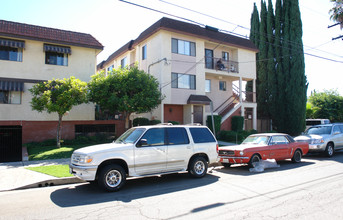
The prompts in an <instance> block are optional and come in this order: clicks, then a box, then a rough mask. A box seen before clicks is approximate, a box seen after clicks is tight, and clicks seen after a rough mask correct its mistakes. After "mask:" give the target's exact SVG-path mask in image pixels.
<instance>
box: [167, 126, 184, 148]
mask: <svg viewBox="0 0 343 220" xmlns="http://www.w3.org/2000/svg"><path fill="white" fill-rule="evenodd" d="M167 135H168V144H169V145H177V144H189V139H188V135H187V131H186V129H185V128H167Z"/></svg>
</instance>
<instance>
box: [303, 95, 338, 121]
mask: <svg viewBox="0 0 343 220" xmlns="http://www.w3.org/2000/svg"><path fill="white" fill-rule="evenodd" d="M309 103H310V104H311V105H312V111H313V116H312V117H313V118H327V119H330V121H331V122H342V121H343V111H342V109H343V97H342V96H340V95H339V93H338V92H337V91H336V90H324V92H314V93H312V94H311V96H310V97H309Z"/></svg>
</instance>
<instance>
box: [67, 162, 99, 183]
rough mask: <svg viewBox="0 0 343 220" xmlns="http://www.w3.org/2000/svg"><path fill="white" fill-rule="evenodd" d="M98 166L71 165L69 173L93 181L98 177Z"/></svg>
mask: <svg viewBox="0 0 343 220" xmlns="http://www.w3.org/2000/svg"><path fill="white" fill-rule="evenodd" d="M97 168H98V166H77V165H74V164H69V173H70V174H73V175H74V176H77V177H79V178H80V179H83V180H86V181H93V180H95V177H96V171H97Z"/></svg>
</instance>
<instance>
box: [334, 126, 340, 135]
mask: <svg viewBox="0 0 343 220" xmlns="http://www.w3.org/2000/svg"><path fill="white" fill-rule="evenodd" d="M336 132H338V133H341V129H339V127H338V125H336V126H333V134H334V133H336Z"/></svg>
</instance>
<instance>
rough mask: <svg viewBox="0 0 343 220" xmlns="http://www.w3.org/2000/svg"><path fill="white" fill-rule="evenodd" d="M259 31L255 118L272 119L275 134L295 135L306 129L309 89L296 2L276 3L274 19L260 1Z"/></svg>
mask: <svg viewBox="0 0 343 220" xmlns="http://www.w3.org/2000/svg"><path fill="white" fill-rule="evenodd" d="M254 11H255V9H254ZM253 15H254V13H253ZM252 20H253V17H252ZM254 20H258V19H256V18H254ZM255 26H257V25H256V24H254V26H252V28H251V32H252V31H253V27H255ZM259 27H260V34H259V51H260V52H259V54H258V60H257V68H256V70H257V81H256V93H257V104H258V116H259V117H269V118H271V119H272V121H273V129H274V130H277V131H279V132H284V133H289V134H291V135H297V134H298V133H300V132H301V131H303V129H304V127H305V117H306V101H307V96H306V92H307V86H308V84H307V79H306V76H305V64H304V51H303V43H302V23H301V18H300V10H299V2H298V0H276V8H275V15H274V10H273V5H272V1H271V0H268V10H267V7H266V3H265V1H264V0H261V13H260V24H259ZM254 39H256V37H255V38H254Z"/></svg>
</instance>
